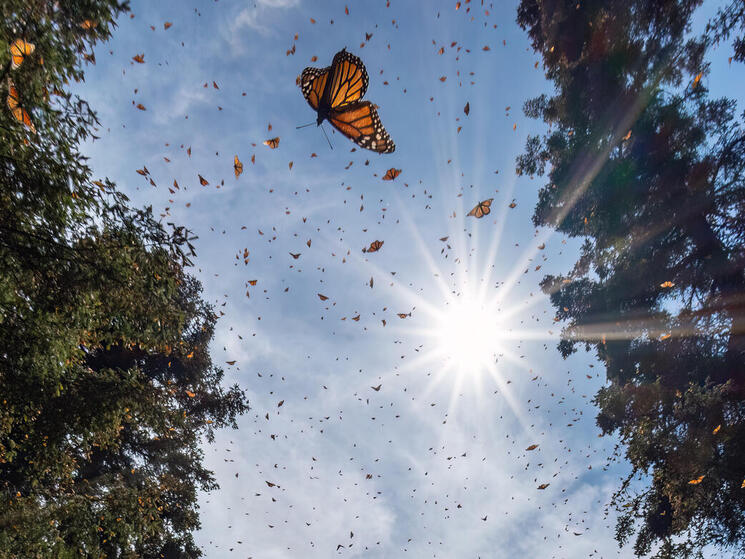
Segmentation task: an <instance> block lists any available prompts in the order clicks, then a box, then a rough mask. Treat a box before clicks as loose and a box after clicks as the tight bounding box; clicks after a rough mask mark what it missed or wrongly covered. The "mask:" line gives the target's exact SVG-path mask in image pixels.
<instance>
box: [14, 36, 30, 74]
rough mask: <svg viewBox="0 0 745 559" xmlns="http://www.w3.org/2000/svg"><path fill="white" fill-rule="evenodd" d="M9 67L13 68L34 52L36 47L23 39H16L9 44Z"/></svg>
mask: <svg viewBox="0 0 745 559" xmlns="http://www.w3.org/2000/svg"><path fill="white" fill-rule="evenodd" d="M9 48H10V57H11V60H10V69H11V70H15V69H16V68H18V67H19V66H20V65H21V64H22V63H23V59H24V58H25V57H26V56H28V55H30V54H31V53H33V52H34V49H36V47H35V46H34V45H33V44H31V43H29V42H27V41H26V40H25V39H16V40H15V41H13V42H12V43H11V44H10V47H9Z"/></svg>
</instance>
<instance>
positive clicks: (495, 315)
mask: <svg viewBox="0 0 745 559" xmlns="http://www.w3.org/2000/svg"><path fill="white" fill-rule="evenodd" d="M438 315H439V316H438V317H437V325H436V326H435V338H436V342H437V353H438V354H439V355H440V356H441V357H442V358H443V359H444V360H445V363H443V365H444V366H445V367H446V368H447V369H451V370H452V369H454V370H456V371H457V372H458V374H459V375H476V374H479V373H481V372H483V371H485V370H487V369H490V368H491V367H493V366H494V363H495V362H496V360H497V358H498V355H499V353H500V351H501V348H500V340H501V338H502V334H503V331H504V330H503V328H502V326H501V324H500V320H499V312H498V310H497V309H496V308H495V307H494V306H493V305H490V304H488V303H487V302H486V301H483V300H479V299H477V298H475V297H467V298H460V297H459V298H454V299H451V300H450V301H449V302H448V304H447V306H446V308H445V309H443V311H442V312H441V313H438Z"/></svg>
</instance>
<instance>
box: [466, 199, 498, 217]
mask: <svg viewBox="0 0 745 559" xmlns="http://www.w3.org/2000/svg"><path fill="white" fill-rule="evenodd" d="M492 200H494V198H489V199H488V200H484V201H483V202H479V203H478V204H476V207H475V208H473V209H472V210H471V211H470V212H468V213H467V214H466V215H472V216H474V217H476V218H481V217H484V216H485V215H487V214H489V212H491V208H490V206H491V203H492Z"/></svg>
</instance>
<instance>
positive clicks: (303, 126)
mask: <svg viewBox="0 0 745 559" xmlns="http://www.w3.org/2000/svg"><path fill="white" fill-rule="evenodd" d="M314 124H315V122H309V123H308V124H303V125H302V126H296V127H295V130H300V129H301V128H306V127H308V126H312V125H314Z"/></svg>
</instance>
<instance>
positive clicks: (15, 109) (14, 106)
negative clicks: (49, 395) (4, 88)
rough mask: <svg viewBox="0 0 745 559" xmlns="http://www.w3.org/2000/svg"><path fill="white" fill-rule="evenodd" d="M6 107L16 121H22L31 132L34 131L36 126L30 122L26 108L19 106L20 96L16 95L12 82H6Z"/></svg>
mask: <svg viewBox="0 0 745 559" xmlns="http://www.w3.org/2000/svg"><path fill="white" fill-rule="evenodd" d="M7 103H8V108H9V109H10V112H11V113H13V116H14V117H15V119H16V120H17V121H18V122H22V123H23V124H25V125H26V126H27V127H28V128H29V130H31V132H34V133H36V128H35V127H34V123H33V122H31V116H30V115H29V114H28V112H27V111H26V109H24V108H23V107H21V102H20V97H19V95H18V90H17V89H16V88H15V86H14V85H13V83H12V82H9V83H8V100H7Z"/></svg>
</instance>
